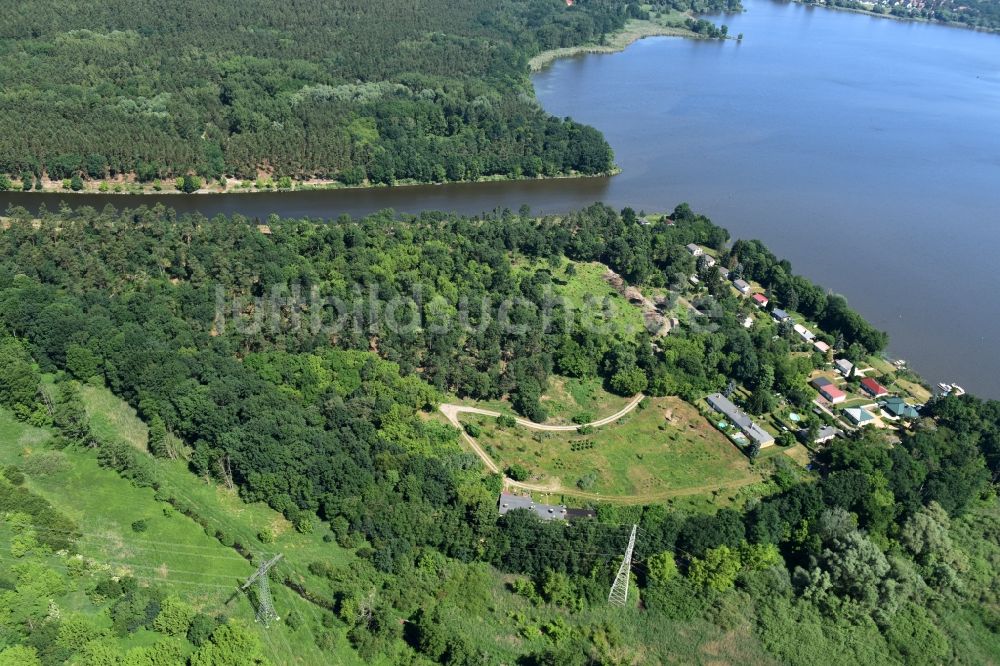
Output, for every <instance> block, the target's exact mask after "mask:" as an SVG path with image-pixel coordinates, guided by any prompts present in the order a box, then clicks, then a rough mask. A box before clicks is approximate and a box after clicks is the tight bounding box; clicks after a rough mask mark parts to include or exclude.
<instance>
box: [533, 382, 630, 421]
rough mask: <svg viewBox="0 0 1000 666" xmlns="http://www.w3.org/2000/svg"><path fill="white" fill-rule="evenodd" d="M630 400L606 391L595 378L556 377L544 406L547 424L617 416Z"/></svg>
mask: <svg viewBox="0 0 1000 666" xmlns="http://www.w3.org/2000/svg"><path fill="white" fill-rule="evenodd" d="M631 399H632V398H631V397H623V396H620V395H615V394H614V393H609V392H608V391H606V390H604V386H603V385H602V384H601V380H600V379H598V378H596V377H592V378H590V379H576V378H572V377H559V376H556V375H553V376H551V377H550V378H549V388H548V389H547V390H546V391H545V394H544V395H542V398H541V403H542V406H544V407H545V410H546V411H547V412H548V414H549V419H548V421H547V423H572V422H573V417H576V416H580V417H585V419H586V421H587V422H589V421H595V420H597V419H599V418H601V417H602V416H605V415H606V414H614V413H615V412H617V411H619V410H620V409H622V408H623V407H625V405H627V404H628V403H629V401H630V400H631Z"/></svg>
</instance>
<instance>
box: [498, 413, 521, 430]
mask: <svg viewBox="0 0 1000 666" xmlns="http://www.w3.org/2000/svg"><path fill="white" fill-rule="evenodd" d="M497 425H498V426H499V427H501V428H513V427H514V426H516V425H517V420H516V419H515V418H514V417H513V416H510V415H509V414H501V415H500V416H498V417H497Z"/></svg>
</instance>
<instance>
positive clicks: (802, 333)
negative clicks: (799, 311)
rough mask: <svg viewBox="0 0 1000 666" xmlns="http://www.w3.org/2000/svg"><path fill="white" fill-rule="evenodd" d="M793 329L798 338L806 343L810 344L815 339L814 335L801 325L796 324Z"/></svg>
mask: <svg viewBox="0 0 1000 666" xmlns="http://www.w3.org/2000/svg"><path fill="white" fill-rule="evenodd" d="M794 328H795V332H796V333H798V334H799V337H800V338H802V339H803V340H805V341H806V342H812V341H813V340H814V339H815V338H816V335H815V334H814V333H813V332H812V331H810V330H809V329H808V328H806V327H805V326H803V325H802V324H796V325H795V326H794Z"/></svg>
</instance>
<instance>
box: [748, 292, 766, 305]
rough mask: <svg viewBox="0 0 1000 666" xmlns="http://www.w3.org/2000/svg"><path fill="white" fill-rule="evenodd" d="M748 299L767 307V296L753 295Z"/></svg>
mask: <svg viewBox="0 0 1000 666" xmlns="http://www.w3.org/2000/svg"><path fill="white" fill-rule="evenodd" d="M750 298H752V299H753V300H755V301H757V302H758V303H760V304H761V305H767V302H768V301H767V296H765V295H764V294H754V295H753V296H751V297H750Z"/></svg>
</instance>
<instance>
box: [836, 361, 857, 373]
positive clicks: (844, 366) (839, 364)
mask: <svg viewBox="0 0 1000 666" xmlns="http://www.w3.org/2000/svg"><path fill="white" fill-rule="evenodd" d="M833 365H834V366H836V368H837V370H840V372H841V373H843V374H844V375H847V374H849V373H850V372H851V368H853V367H854V364H853V363H851V362H850V361H848V360H847V359H846V358H838V359H837V360H836V361H834V362H833Z"/></svg>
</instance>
